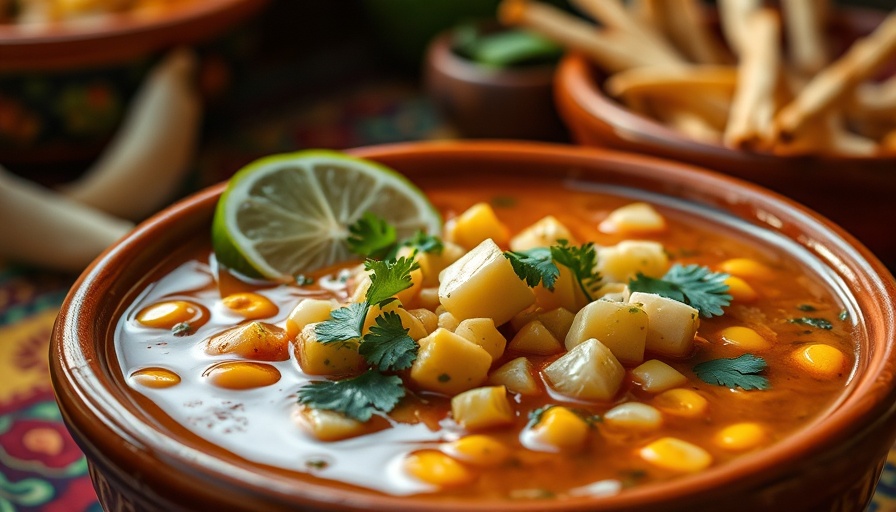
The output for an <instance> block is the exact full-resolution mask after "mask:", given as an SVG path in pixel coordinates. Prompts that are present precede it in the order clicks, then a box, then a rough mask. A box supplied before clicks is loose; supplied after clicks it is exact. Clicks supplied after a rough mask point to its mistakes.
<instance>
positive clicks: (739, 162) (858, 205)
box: [555, 9, 896, 269]
mask: <svg viewBox="0 0 896 512" xmlns="http://www.w3.org/2000/svg"><path fill="white" fill-rule="evenodd" d="M840 14H841V16H838V17H837V19H838V23H839V24H840V26H839V27H838V29H837V30H838V31H839V32H838V33H841V32H842V33H841V35H844V34H845V37H849V36H851V37H852V38H854V37H855V36H856V35H858V34H864V33H868V32H870V31H871V30H873V28H874V27H875V26H876V25H877V24H878V23H879V22H880V20H881V16H882V15H881V12H880V11H874V10H864V9H844V10H843V11H842V12H841V13H840ZM603 79H604V76H603V75H602V73H601V71H600V70H599V69H598V68H597V67H596V66H595V65H593V64H592V63H591V62H590V61H589V60H588V59H587V58H585V57H583V56H581V55H575V54H571V55H568V56H566V57H565V58H564V59H563V60H562V61H561V63H560V65H559V66H558V70H557V76H556V82H555V100H556V102H557V108H558V111H559V113H560V116H561V118H562V119H563V121H564V123H565V124H566V126H567V128H568V129H569V131H570V134H571V136H572V138H573V140H575V141H576V142H577V143H579V144H584V145H588V146H600V147H606V148H613V149H619V150H625V151H631V152H633V153H639V154H645V155H654V156H660V157H664V158H670V159H673V160H677V161H680V162H687V163H692V164H695V165H699V166H701V167H705V168H708V169H712V170H715V171H720V172H724V173H726V174H729V175H732V176H736V177H738V178H742V179H745V180H749V181H752V182H754V183H758V184H760V185H762V186H764V187H768V188H770V189H772V190H774V191H776V192H779V193H782V194H784V195H786V196H788V197H790V198H793V199H795V200H796V201H798V202H800V203H802V204H805V205H807V206H809V207H810V208H813V209H815V210H817V211H819V212H821V213H822V214H824V215H826V216H828V217H829V218H830V219H832V220H834V221H835V222H837V223H838V224H839V225H841V226H842V227H844V228H846V229H847V230H848V231H850V232H851V233H852V234H854V235H855V236H856V237H858V239H859V240H861V241H862V242H863V243H864V244H865V245H867V246H868V247H869V248H871V250H872V251H873V252H874V253H875V254H876V255H877V256H878V257H879V258H881V259H882V260H883V261H884V262H885V263H886V264H887V265H888V266H889V267H890V268H891V269H892V268H896V232H894V231H893V230H892V229H891V227H890V226H889V224H890V220H889V219H892V218H893V217H894V216H896V202H894V201H893V200H892V197H893V195H894V194H896V176H894V174H893V171H894V170H896V157H894V156H886V157H829V156H792V157H785V156H774V155H769V154H762V153H752V152H747V151H740V150H735V149H731V148H727V147H724V146H722V145H720V144H711V143H705V142H699V141H696V140H693V139H690V138H688V137H687V136H685V135H682V134H681V133H679V132H677V131H675V130H673V129H671V128H669V127H667V126H665V125H663V124H662V123H660V122H658V121H656V120H654V119H652V118H649V117H647V116H644V115H641V114H639V113H636V112H634V111H632V110H629V109H628V108H627V107H625V106H624V105H623V104H621V103H619V102H617V101H616V100H615V99H613V98H612V97H610V96H609V95H607V94H606V93H605V92H604V90H603V88H602V83H603Z"/></svg>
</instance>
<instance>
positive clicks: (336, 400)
mask: <svg viewBox="0 0 896 512" xmlns="http://www.w3.org/2000/svg"><path fill="white" fill-rule="evenodd" d="M404 395H405V389H404V386H403V385H402V383H401V377H398V376H397V375H388V376H387V375H383V374H382V373H379V372H377V371H374V370H369V371H367V372H365V373H362V374H361V375H359V376H357V377H352V378H350V379H343V380H337V381H329V380H322V381H315V382H311V383H309V384H306V385H305V386H302V387H301V388H300V389H299V394H298V398H299V403H300V404H304V405H307V406H309V407H314V408H316V409H324V410H328V411H336V412H340V413H342V414H345V415H346V416H348V417H349V418H354V419H356V420H358V421H367V420H369V419H370V417H371V416H372V415H373V413H374V411H377V410H378V411H382V412H389V411H391V410H392V409H394V408H395V406H396V405H397V404H398V401H399V400H401V398H402V397H404Z"/></svg>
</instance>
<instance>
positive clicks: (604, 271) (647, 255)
mask: <svg viewBox="0 0 896 512" xmlns="http://www.w3.org/2000/svg"><path fill="white" fill-rule="evenodd" d="M668 267H669V257H668V256H667V255H666V251H665V249H664V248H663V244H661V243H659V242H651V241H647V240H623V241H622V242H619V243H618V244H616V245H610V246H607V247H601V248H599V249H598V250H597V271H598V272H600V275H601V276H603V278H604V282H618V283H628V281H629V279H632V278H633V277H635V276H636V275H637V274H638V272H640V273H642V274H644V275H645V276H649V277H662V276H663V275H664V274H665V273H666V270H668Z"/></svg>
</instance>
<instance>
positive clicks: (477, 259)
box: [439, 240, 535, 325]
mask: <svg viewBox="0 0 896 512" xmlns="http://www.w3.org/2000/svg"><path fill="white" fill-rule="evenodd" d="M439 301H440V302H441V303H442V305H443V306H445V309H447V310H448V311H449V312H451V314H453V315H454V316H455V317H456V318H458V319H459V320H466V319H467V318H481V317H487V318H491V319H492V320H494V321H495V325H501V324H503V323H504V322H507V321H508V320H510V319H511V318H512V317H513V315H515V314H517V313H519V312H520V311H522V310H524V309H526V308H527V307H528V306H530V305H531V304H532V303H533V302H535V295H534V294H533V293H532V289H531V288H529V286H527V285H526V283H525V282H524V281H523V280H521V279H520V278H519V276H517V275H516V273H515V272H514V271H513V266H511V264H510V261H509V260H508V259H507V258H505V257H504V253H503V252H502V251H501V249H500V248H499V247H498V246H497V245H496V244H495V242H493V241H492V240H485V241H483V242H482V243H481V244H479V245H478V246H476V247H475V248H474V249H473V250H472V251H470V252H468V253H467V254H465V255H464V256H463V257H461V258H460V259H459V260H457V261H455V262H454V263H452V264H451V265H449V266H448V267H447V268H446V269H445V270H444V271H443V272H442V277H441V283H440V284H439Z"/></svg>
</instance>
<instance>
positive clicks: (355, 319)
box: [314, 302, 368, 343]
mask: <svg viewBox="0 0 896 512" xmlns="http://www.w3.org/2000/svg"><path fill="white" fill-rule="evenodd" d="M367 309H368V307H367V303H366V302H355V303H352V304H349V305H348V306H345V307H342V308H339V309H334V310H333V311H331V312H330V319H329V320H326V321H324V322H321V323H319V324H317V325H315V326H314V334H315V336H317V341H319V342H321V343H334V342H338V341H349V340H355V339H359V338H360V337H361V329H362V328H363V327H364V319H365V318H366V317H367Z"/></svg>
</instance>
